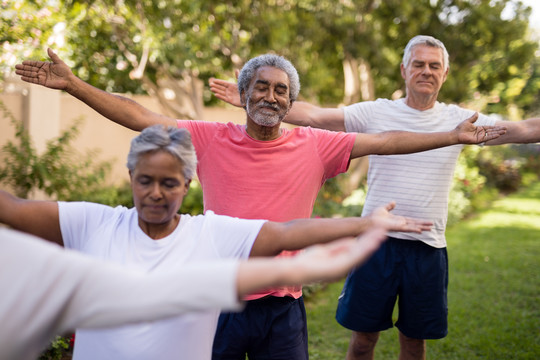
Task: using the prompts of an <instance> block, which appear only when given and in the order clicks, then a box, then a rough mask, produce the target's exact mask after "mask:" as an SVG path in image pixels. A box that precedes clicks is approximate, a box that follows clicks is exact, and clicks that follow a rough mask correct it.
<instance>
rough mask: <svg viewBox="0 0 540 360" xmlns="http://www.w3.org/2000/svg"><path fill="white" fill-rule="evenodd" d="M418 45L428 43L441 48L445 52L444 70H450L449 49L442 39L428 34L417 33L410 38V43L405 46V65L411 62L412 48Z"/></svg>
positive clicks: (427, 44) (403, 61)
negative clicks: (447, 49)
mask: <svg viewBox="0 0 540 360" xmlns="http://www.w3.org/2000/svg"><path fill="white" fill-rule="evenodd" d="M417 45H426V46H431V47H436V48H439V49H441V50H442V52H443V67H444V71H446V70H448V67H449V65H450V64H449V63H448V51H446V47H445V46H444V44H443V43H442V41H440V40H438V39H435V38H434V37H433V36H428V35H417V36H415V37H413V38H412V39H411V40H409V43H408V44H407V46H405V51H404V52H403V60H402V61H401V63H402V64H403V66H405V67H407V66H408V65H409V63H410V62H411V53H412V49H413V48H414V47H415V46H417Z"/></svg>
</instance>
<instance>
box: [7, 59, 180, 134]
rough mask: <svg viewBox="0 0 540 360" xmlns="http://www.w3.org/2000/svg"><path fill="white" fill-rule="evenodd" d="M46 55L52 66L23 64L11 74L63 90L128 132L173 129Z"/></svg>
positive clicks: (169, 122) (168, 121)
mask: <svg viewBox="0 0 540 360" xmlns="http://www.w3.org/2000/svg"><path fill="white" fill-rule="evenodd" d="M47 53H48V55H49V57H50V59H51V60H52V62H44V61H30V60H26V61H23V63H22V64H18V65H16V66H15V73H16V74H17V75H20V76H21V80H23V81H26V82H29V83H32V84H37V85H42V86H45V87H47V88H50V89H57V90H64V91H66V92H67V93H69V94H70V95H72V96H74V97H76V98H77V99H79V100H81V101H82V102H84V103H85V104H86V105H88V106H90V107H91V108H92V109H94V110H95V111H97V112H98V113H100V114H101V115H103V116H105V117H106V118H108V119H110V120H112V121H114V122H115V123H117V124H119V125H122V126H125V127H127V128H129V129H131V130H135V131H141V130H143V129H144V128H146V127H148V126H151V125H156V124H162V125H167V126H175V127H176V120H175V119H172V118H169V117H167V116H164V115H161V114H157V113H155V112H153V111H150V110H148V109H147V108H145V107H144V106H142V105H140V104H138V103H136V102H135V101H133V100H130V99H128V98H126V97H123V96H118V95H113V94H110V93H108V92H106V91H103V90H100V89H98V88H96V87H94V86H92V85H90V84H87V83H85V82H84V81H82V80H81V79H79V78H78V77H76V76H75V75H73V73H72V72H71V69H70V68H69V66H67V65H66V63H64V62H63V61H62V60H61V59H60V58H59V57H58V55H56V54H55V53H54V52H53V51H52V50H51V49H47Z"/></svg>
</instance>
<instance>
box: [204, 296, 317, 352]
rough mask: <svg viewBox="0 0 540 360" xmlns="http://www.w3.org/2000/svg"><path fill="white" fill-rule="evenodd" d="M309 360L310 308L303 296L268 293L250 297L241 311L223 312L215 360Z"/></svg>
mask: <svg viewBox="0 0 540 360" xmlns="http://www.w3.org/2000/svg"><path fill="white" fill-rule="evenodd" d="M246 354H247V355H248V357H249V359H250V360H269V359H272V360H307V359H308V358H309V354H308V339H307V323H306V309H305V308H304V300H303V298H302V297H300V298H299V299H294V298H292V297H290V296H285V297H275V296H267V297H264V298H262V299H257V300H250V301H247V303H246V307H245V309H244V311H242V312H240V313H222V314H221V315H220V316H219V321H218V326H217V330H216V336H215V338H214V348H213V354H212V359H213V360H245V359H246Z"/></svg>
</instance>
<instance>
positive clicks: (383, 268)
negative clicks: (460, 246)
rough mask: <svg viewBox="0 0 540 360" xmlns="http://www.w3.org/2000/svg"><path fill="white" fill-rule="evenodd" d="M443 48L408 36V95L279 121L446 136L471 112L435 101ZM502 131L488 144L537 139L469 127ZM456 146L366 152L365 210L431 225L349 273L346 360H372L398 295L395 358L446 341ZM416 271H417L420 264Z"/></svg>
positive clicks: (521, 131)
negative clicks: (388, 210)
mask: <svg viewBox="0 0 540 360" xmlns="http://www.w3.org/2000/svg"><path fill="white" fill-rule="evenodd" d="M448 69H449V64H448V52H447V51H446V48H445V46H444V45H443V43H442V42H440V41H439V40H437V39H435V38H433V37H431V36H416V37H414V38H413V39H411V41H410V42H409V44H408V45H407V47H406V48H405V51H404V55H403V60H402V63H401V74H402V77H403V79H404V80H405V85H406V91H407V93H406V97H405V98H402V99H398V100H394V101H393V100H387V99H378V100H376V101H366V102H362V103H357V104H353V105H350V106H347V107H344V108H340V109H335V108H333V109H330V108H320V107H317V106H314V105H311V104H308V103H305V102H299V101H297V102H295V103H294V104H293V106H292V108H291V110H290V112H289V114H288V115H287V117H286V118H285V119H284V121H285V122H289V123H292V124H296V125H303V126H311V127H317V128H324V129H328V130H335V131H348V132H358V133H370V134H374V133H379V132H383V131H389V130H401V131H413V132H431V131H447V130H448V129H452V128H453V127H455V126H456V124H458V123H459V122H461V121H463V120H464V119H466V118H468V117H470V116H471V115H472V114H473V111H470V110H466V109H463V108H460V107H459V106H455V105H447V104H444V103H440V102H438V101H437V96H438V94H439V90H440V89H441V86H442V84H443V83H444V82H445V80H446V77H447V75H448ZM211 89H212V91H214V93H215V94H216V96H217V97H218V98H220V99H222V100H225V101H228V102H231V103H233V104H234V103H236V102H237V101H236V100H235V96H236V97H237V95H235V94H234V90H235V89H234V85H231V83H229V82H224V81H222V80H216V79H212V80H211ZM494 124H495V125H503V126H506V128H507V132H506V134H505V135H502V136H501V137H499V138H497V139H494V140H490V141H486V144H487V145H497V144H505V143H531V142H538V141H540V119H539V118H535V119H528V120H523V121H519V122H508V121H495V120H493V119H491V118H489V117H487V116H485V115H482V114H480V115H479V117H478V120H477V121H476V123H475V125H477V126H484V125H494ZM462 148H463V145H453V146H449V147H445V148H440V149H435V150H429V151H424V152H420V153H416V154H409V155H385V156H380V155H370V158H369V172H368V193H367V196H366V203H365V206H364V209H363V213H364V214H368V213H370V212H371V211H372V210H373V209H374V208H375V207H377V206H380V205H381V204H384V203H386V202H388V201H389V199H392V200H396V202H397V206H396V208H395V210H394V212H395V213H396V214H399V215H402V216H409V217H416V218H422V219H429V220H431V221H432V222H433V224H434V226H433V227H432V230H431V231H425V232H423V233H421V234H413V233H403V232H392V233H389V237H390V238H389V240H388V241H387V242H386V243H385V245H384V246H383V247H382V248H381V249H380V250H379V251H378V252H377V253H376V254H375V255H374V256H373V257H372V258H371V259H370V261H369V262H368V263H367V264H366V265H365V266H363V267H361V268H359V269H357V270H356V271H354V272H353V273H351V274H350V275H349V277H348V278H347V281H346V283H345V286H344V288H343V291H342V294H341V295H340V299H339V304H338V309H337V315H336V319H337V321H338V322H339V323H340V324H341V325H343V326H344V327H346V328H348V329H351V330H352V331H353V332H352V337H351V341H350V344H349V349H348V351H347V359H373V357H374V349H375V345H376V343H377V340H378V338H379V332H380V331H382V330H386V329H388V328H391V327H392V326H393V322H392V312H393V309H394V306H395V302H396V299H397V297H399V318H398V320H397V322H396V326H397V328H398V329H399V331H400V332H399V334H400V335H399V336H400V346H401V349H400V350H401V354H400V359H424V358H425V339H439V338H443V337H444V336H446V334H447V332H448V327H447V312H448V310H447V288H448V261H447V253H446V239H445V228H446V221H447V215H448V194H449V191H450V187H451V184H452V179H453V173H454V168H455V164H456V160H457V158H458V156H459V153H460V152H461V149H462ZM419 265H421V266H419Z"/></svg>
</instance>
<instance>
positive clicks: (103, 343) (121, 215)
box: [0, 125, 430, 360]
mask: <svg viewBox="0 0 540 360" xmlns="http://www.w3.org/2000/svg"><path fill="white" fill-rule="evenodd" d="M196 163H197V159H196V156H195V152H194V150H193V146H192V144H191V138H190V134H189V132H188V131H187V130H185V129H178V128H172V127H170V128H164V127H163V126H160V125H157V126H152V127H149V128H147V129H145V130H144V131H142V132H141V133H140V134H139V135H138V136H137V137H135V138H134V139H133V141H132V144H131V149H130V153H129V155H128V164H127V165H128V169H129V173H130V178H131V185H132V191H133V200H134V204H135V207H134V208H132V209H127V208H124V207H121V206H119V207H116V208H111V207H108V206H104V205H100V204H94V203H85V202H54V201H29V200H23V199H18V198H16V197H14V196H12V195H10V194H8V193H6V192H0V222H3V223H5V224H8V225H10V226H12V227H14V228H16V229H19V230H22V231H25V232H29V233H31V234H34V235H37V236H40V237H42V238H44V239H46V240H49V241H54V242H56V243H58V244H60V245H64V246H65V247H67V248H71V249H76V250H79V251H82V252H84V253H86V254H89V255H92V256H93V257H96V258H99V259H103V260H111V261H113V262H116V263H119V264H122V265H123V266H124V267H125V268H127V269H132V270H137V271H140V272H144V273H152V274H155V275H158V274H165V273H169V274H170V273H171V272H179V271H182V269H185V267H186V266H187V265H188V264H193V263H200V262H208V261H217V260H220V259H247V258H248V257H255V256H274V255H277V254H278V253H279V252H281V251H283V250H298V249H303V248H305V247H306V246H310V245H314V244H319V243H326V242H330V241H333V240H336V239H340V238H343V237H349V236H356V235H358V234H360V233H363V232H364V231H366V230H368V229H369V228H371V227H373V226H374V225H376V226H377V227H380V228H383V229H384V230H401V231H415V232H420V231H423V230H427V229H429V227H430V224H429V223H426V222H423V221H416V220H413V219H409V218H405V217H397V216H393V215H391V214H390V213H389V210H391V209H392V208H393V204H389V205H388V206H386V207H383V208H379V209H377V210H376V211H375V212H374V213H373V214H371V215H369V216H365V217H362V218H344V219H299V220H294V221H290V222H287V223H276V222H269V221H265V220H243V219H237V218H232V217H227V216H220V215H216V214H213V213H212V212H211V211H207V213H206V214H205V215H200V216H190V215H186V214H178V210H179V208H180V206H181V204H182V200H183V197H184V196H185V195H186V194H187V191H188V188H189V182H190V180H191V178H192V177H193V175H194V174H195V168H196ZM231 166H232V165H231ZM375 238H376V240H371V241H372V242H373V243H372V245H373V246H372V247H373V248H375V247H377V245H378V244H379V243H380V241H381V240H380V239H379V238H378V237H375ZM368 248H370V246H368ZM370 251H371V250H370ZM276 261H278V260H276ZM290 261H294V260H290ZM47 264H48V263H47ZM50 266H51V267H52V266H53V265H52V264H50ZM47 269H48V267H47V266H45V268H43V269H42V270H41V272H40V273H41V274H43V276H44V277H45V276H46V274H47V271H48V270H47ZM292 274H294V272H292V273H291V274H290V275H292ZM292 276H294V275H292ZM169 280H170V279H169ZM281 280H283V279H281ZM289 280H290V281H291V282H296V281H297V280H299V281H300V282H302V281H304V280H305V278H300V279H292V278H290V279H289ZM289 280H288V281H289ZM197 281H198V279H197ZM169 286H170V281H166V282H165V285H163V287H165V288H167V287H169ZM198 286H200V287H202V288H207V287H211V286H212V285H210V284H207V283H205V282H201V283H199V284H198ZM81 289H82V288H81ZM209 290H210V292H211V293H213V291H214V290H215V289H209ZM81 291H89V290H87V289H86V290H81ZM139 292H140V295H139V296H137V297H138V298H140V299H141V301H142V300H143V299H145V298H146V297H147V296H149V297H151V296H153V293H151V292H150V291H146V290H145V289H142V288H141V289H139ZM217 292H219V293H220V294H221V291H220V290H217ZM132 300H133V299H132ZM93 304H94V303H93V302H88V303H87V304H86V305H87V306H88V307H89V309H84V311H83V312H82V313H84V312H86V311H87V310H92V306H93ZM124 305H125V304H124V302H123V300H122V301H118V302H116V309H117V311H119V312H120V311H123V309H124V308H125V306H124ZM79 313H81V312H80V310H79ZM217 316H218V309H217V308H213V309H209V310H206V311H200V312H197V313H188V314H183V315H181V316H175V317H173V318H168V319H165V320H160V321H152V322H147V323H142V324H134V325H129V326H123V327H117V328H110V329H98V330H86V329H85V330H77V335H76V341H75V351H74V358H75V359H78V360H80V359H98V358H99V359H108V358H110V359H145V358H159V359H176V358H177V357H178V355H179V354H182V356H183V357H184V358H189V359H210V356H211V347H212V341H213V335H214V331H215V327H216V322H217ZM73 325H74V326H79V325H80V324H73ZM83 325H84V323H83Z"/></svg>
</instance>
